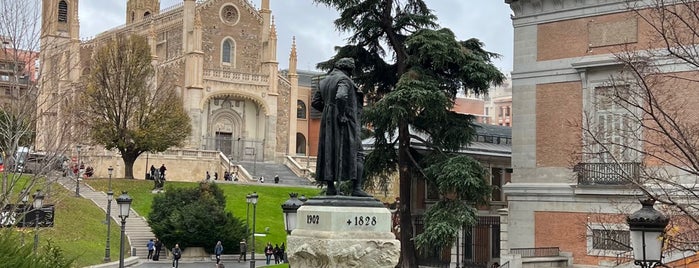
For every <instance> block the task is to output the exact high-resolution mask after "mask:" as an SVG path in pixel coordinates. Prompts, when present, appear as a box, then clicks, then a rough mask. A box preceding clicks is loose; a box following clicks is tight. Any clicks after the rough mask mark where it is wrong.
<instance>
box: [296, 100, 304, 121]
mask: <svg viewBox="0 0 699 268" xmlns="http://www.w3.org/2000/svg"><path fill="white" fill-rule="evenodd" d="M296 118H301V119H305V118H306V104H305V103H303V101H302V100H296Z"/></svg>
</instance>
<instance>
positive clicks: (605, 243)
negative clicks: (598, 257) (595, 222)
mask: <svg viewBox="0 0 699 268" xmlns="http://www.w3.org/2000/svg"><path fill="white" fill-rule="evenodd" d="M630 245H631V242H630V237H629V231H625V230H602V229H594V230H592V248H593V249H603V250H629V249H631V247H630Z"/></svg>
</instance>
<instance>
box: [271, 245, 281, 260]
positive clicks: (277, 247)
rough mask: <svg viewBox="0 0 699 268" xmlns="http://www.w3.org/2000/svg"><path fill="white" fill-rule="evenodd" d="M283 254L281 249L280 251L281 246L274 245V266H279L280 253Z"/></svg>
mask: <svg viewBox="0 0 699 268" xmlns="http://www.w3.org/2000/svg"><path fill="white" fill-rule="evenodd" d="M280 252H282V250H281V249H279V244H274V250H273V252H272V254H274V264H279V253H280Z"/></svg>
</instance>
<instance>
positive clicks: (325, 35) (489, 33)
mask: <svg viewBox="0 0 699 268" xmlns="http://www.w3.org/2000/svg"><path fill="white" fill-rule="evenodd" d="M126 1H127V0H87V1H80V7H79V18H80V22H81V24H80V36H81V37H82V38H85V37H90V36H94V35H97V34H99V33H100V32H103V31H105V30H108V29H110V28H113V27H116V26H119V25H122V24H124V23H125V19H126V18H125V17H126V15H125V14H126ZM248 1H249V2H252V3H253V4H254V5H255V6H256V7H258V8H259V6H260V2H261V1H260V0H248ZM180 2H182V0H160V8H161V9H164V8H167V7H170V6H173V5H176V4H179V3H180ZM270 2H271V4H270V6H271V10H272V15H273V16H274V18H275V22H276V25H277V38H278V41H277V61H278V62H279V67H280V68H281V69H285V68H287V67H288V59H289V52H290V51H291V40H292V37H293V36H295V37H296V44H297V53H298V66H297V67H298V69H299V70H315V66H316V63H318V62H321V61H325V60H328V59H329V58H330V57H332V56H333V55H334V54H335V51H334V47H335V46H342V45H345V44H347V41H346V39H345V38H346V37H347V36H348V34H346V33H344V34H343V33H339V32H338V31H337V30H335V28H334V25H333V21H334V20H335V19H336V18H338V17H339V13H338V12H337V11H335V10H333V9H330V8H328V7H326V6H324V5H316V4H314V3H313V1H312V0H270ZM425 2H426V4H427V6H428V7H429V8H431V9H432V10H434V12H435V14H436V15H437V17H438V19H439V20H438V23H439V24H440V26H441V27H446V28H450V29H451V30H452V31H453V32H454V33H455V34H456V37H457V39H459V40H465V39H469V38H474V37H475V38H478V39H480V40H481V41H482V42H484V43H485V49H486V50H488V51H491V52H495V53H498V54H500V55H502V57H501V58H500V59H496V60H495V61H494V63H495V65H496V66H497V67H498V68H499V69H500V71H502V72H503V73H509V72H511V71H512V54H513V52H512V47H513V28H512V21H511V20H510V14H512V11H511V10H510V8H509V6H508V5H507V4H505V3H504V2H505V1H504V0H425Z"/></svg>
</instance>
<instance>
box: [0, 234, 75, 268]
mask: <svg viewBox="0 0 699 268" xmlns="http://www.w3.org/2000/svg"><path fill="white" fill-rule="evenodd" d="M32 248H33V244H32V243H27V244H25V245H24V246H21V245H20V242H19V239H18V236H17V234H16V233H14V231H13V230H11V229H6V230H3V231H0V266H2V267H13V268H69V267H71V265H72V264H73V261H74V260H73V259H67V258H66V257H65V255H64V254H63V250H61V249H60V248H59V247H57V246H55V245H53V244H52V242H51V241H50V240H49V242H48V244H47V245H45V246H44V247H43V248H42V249H41V250H40V251H39V254H34V253H33V252H32Z"/></svg>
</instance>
